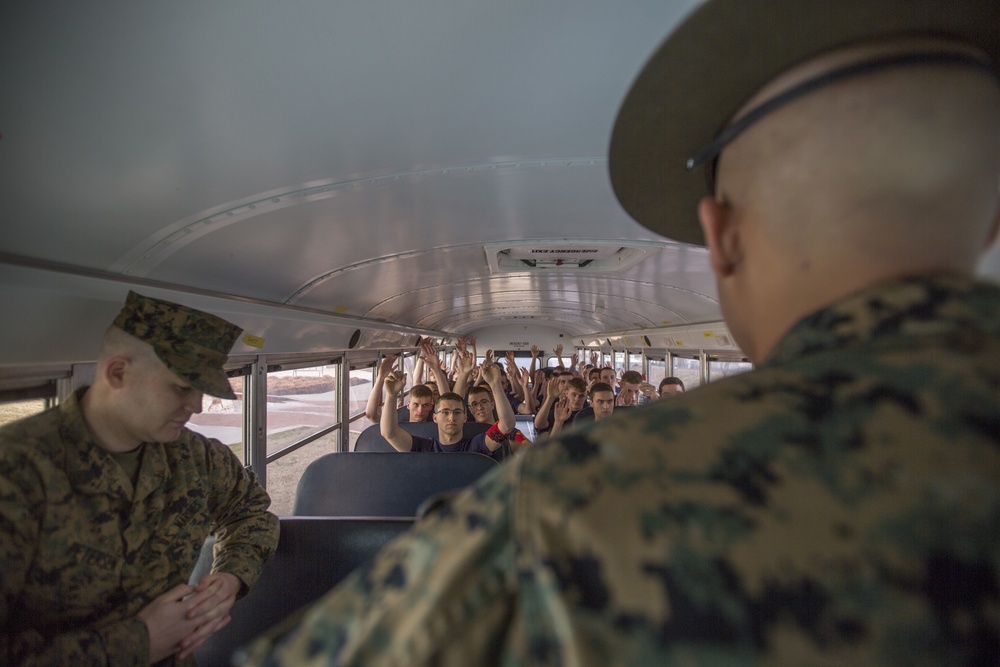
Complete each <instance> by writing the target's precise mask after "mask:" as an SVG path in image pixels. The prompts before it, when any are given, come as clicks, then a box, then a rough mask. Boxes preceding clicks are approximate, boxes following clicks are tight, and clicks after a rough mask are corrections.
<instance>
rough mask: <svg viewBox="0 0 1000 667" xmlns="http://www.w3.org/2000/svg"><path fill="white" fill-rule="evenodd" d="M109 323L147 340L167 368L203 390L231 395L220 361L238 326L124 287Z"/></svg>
mask: <svg viewBox="0 0 1000 667" xmlns="http://www.w3.org/2000/svg"><path fill="white" fill-rule="evenodd" d="M114 326H116V327H118V328H119V329H121V330H122V331H124V332H125V333H127V334H131V335H132V336H135V337H136V338H138V339H139V340H141V341H143V342H146V343H149V344H150V345H151V346H152V347H153V350H155V351H156V356H157V357H159V358H160V361H162V362H163V363H164V364H165V365H166V366H167V368H169V369H170V370H171V371H173V372H174V373H176V374H177V375H178V376H180V377H181V378H183V379H185V380H187V381H188V382H189V383H191V386H192V387H194V388H195V389H197V390H198V391H201V392H204V393H206V394H208V395H209V396H221V397H222V398H229V399H233V398H236V394H235V393H234V392H233V389H232V387H230V386H229V380H228V379H227V377H226V374H225V372H224V371H223V366H224V365H225V363H226V359H227V358H228V356H229V351H230V350H231V349H232V348H233V344H234V343H236V339H237V337H239V335H240V333H241V332H242V331H243V329H241V328H240V327H238V326H236V325H235V324H232V323H230V322H227V321H226V320H224V319H222V318H221V317H217V316H215V315H212V314H210V313H205V312H202V311H200V310H195V309H194V308H188V307H187V306H181V305H179V304H176V303H171V302H169V301H163V300H161V299H154V298H152V297H148V296H142V295H140V294H136V293H135V292H129V293H128V298H127V299H126V300H125V306H124V308H122V310H121V312H119V313H118V317H116V318H115V321H114Z"/></svg>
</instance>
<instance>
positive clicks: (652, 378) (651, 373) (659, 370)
mask: <svg viewBox="0 0 1000 667" xmlns="http://www.w3.org/2000/svg"><path fill="white" fill-rule="evenodd" d="M665 377H667V362H666V361H665V360H663V359H647V360H646V382H648V383H650V384H651V385H653V386H654V387H659V386H660V381H661V380H662V379H663V378H665Z"/></svg>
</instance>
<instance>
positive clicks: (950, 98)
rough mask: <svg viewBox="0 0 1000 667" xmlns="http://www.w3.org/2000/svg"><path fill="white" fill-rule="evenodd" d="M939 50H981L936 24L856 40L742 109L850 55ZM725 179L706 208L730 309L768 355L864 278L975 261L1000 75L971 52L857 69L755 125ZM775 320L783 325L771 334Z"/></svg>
mask: <svg viewBox="0 0 1000 667" xmlns="http://www.w3.org/2000/svg"><path fill="white" fill-rule="evenodd" d="M937 52H944V53H964V54H971V55H973V56H979V55H980V54H978V53H977V52H976V51H975V50H972V49H969V48H967V47H964V46H960V45H954V44H951V43H949V42H944V41H941V40H937V39H930V38H912V39H906V40H898V41H894V42H888V43H880V44H879V45H877V46H861V47H852V48H850V49H845V50H841V51H838V52H835V53H831V54H827V55H824V56H821V57H819V58H816V59H814V60H811V61H809V62H808V63H805V64H804V65H801V66H799V67H796V68H793V69H792V70H789V71H788V72H786V73H785V74H783V75H781V76H779V77H777V78H776V79H774V80H773V81H772V82H771V83H769V84H768V85H767V86H765V87H764V88H763V89H761V90H760V91H758V93H757V94H756V95H755V96H754V97H753V98H752V99H750V100H749V101H748V102H747V103H746V104H745V105H744V107H743V109H742V110H741V111H740V112H739V113H738V114H737V115H736V118H737V119H738V118H739V117H740V116H741V115H743V114H745V113H746V112H747V111H749V110H751V109H754V108H756V107H758V106H759V105H760V104H761V103H763V102H766V101H767V100H769V99H773V98H774V97H775V96H776V95H778V94H780V93H782V92H784V91H785V90H788V89H790V88H792V87H794V86H796V85H798V84H800V83H802V82H804V81H808V80H811V79H814V78H815V77H817V76H819V75H821V74H823V73H825V72H829V71H831V70H833V69H835V68H838V67H843V66H845V65H848V64H853V63H857V62H863V61H870V60H872V59H875V58H879V57H884V56H887V55H893V54H906V53H937ZM983 59H984V61H985V56H983ZM717 182H718V188H717V193H716V197H715V199H714V200H703V201H702V206H701V207H700V209H699V215H700V217H701V218H702V226H703V229H705V231H706V237H708V242H709V248H710V253H711V255H712V261H713V268H714V269H715V270H716V275H717V277H718V278H719V291H720V300H721V302H722V306H723V310H724V312H725V313H726V317H727V321H729V320H730V317H731V318H732V320H731V321H730V324H731V328H732V330H733V333H734V335H736V337H737V339H738V340H740V343H741V346H743V347H744V349H746V350H747V352H748V354H750V356H751V357H752V358H754V359H755V360H756V361H760V360H762V358H763V357H764V356H766V353H767V352H768V351H769V350H770V347H771V345H772V344H773V343H774V342H776V338H777V336H778V335H780V333H783V331H784V330H785V329H786V328H787V327H788V326H790V325H791V324H792V323H793V322H794V321H795V320H797V319H798V318H800V317H801V316H803V315H805V314H806V313H808V312H811V311H812V310H814V309H816V308H819V307H821V306H823V305H825V304H826V303H829V302H831V301H833V300H835V299H838V298H841V297H842V296H845V295H846V294H848V293H850V292H852V291H854V290H856V289H859V288H861V287H863V286H866V285H869V284H873V283H874V282H877V281H881V280H888V279H891V278H896V277H900V276H903V275H910V274H915V273H921V272H928V271H952V272H961V273H965V274H970V273H972V272H973V270H974V267H975V263H976V261H977V260H978V258H979V257H980V255H981V254H982V252H983V251H984V249H985V248H986V247H987V246H988V244H989V242H990V240H991V234H992V233H993V231H994V229H995V224H996V220H997V215H998V209H1000V192H998V185H1000V90H998V86H997V82H996V79H994V78H992V77H990V76H989V75H988V74H987V73H985V72H984V71H982V70H979V69H975V68H973V67H970V66H955V65H919V66H913V65H907V66H896V67H890V68H886V69H879V70H876V71H872V72H868V73H865V74H861V75H857V76H852V77H849V78H846V79H843V80H840V81H837V82H834V83H831V84H829V85H826V86H823V87H820V88H818V89H816V90H814V91H812V92H810V93H807V94H805V95H803V96H801V97H798V98H796V99H794V100H792V101H791V102H789V103H787V104H785V105H783V106H781V107H779V108H777V109H776V110H774V111H773V112H771V113H769V114H767V115H766V116H763V117H762V118H761V119H760V120H759V121H757V122H756V123H754V124H753V125H752V126H750V127H749V128H748V129H747V130H746V131H745V132H744V133H743V134H741V135H739V136H738V137H737V138H736V139H735V140H734V141H733V142H732V143H731V144H730V145H729V146H727V147H726V149H725V150H724V151H723V152H722V154H721V156H720V161H719V168H718V181H717ZM712 216H717V217H718V216H721V218H722V219H721V220H716V223H718V224H717V226H716V228H715V229H714V234H713V231H712V230H711V228H712V225H711V224H709V225H706V217H708V218H711V217H712ZM713 246H714V247H713ZM782 311H784V312H782ZM762 321H771V322H774V323H775V325H774V326H775V327H778V328H780V331H770V332H763V335H762V332H761V331H759V329H760V325H759V324H758V323H760V322H762Z"/></svg>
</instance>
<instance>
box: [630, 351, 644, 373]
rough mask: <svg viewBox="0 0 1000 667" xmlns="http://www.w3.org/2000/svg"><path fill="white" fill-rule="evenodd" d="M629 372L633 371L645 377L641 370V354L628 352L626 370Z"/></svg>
mask: <svg viewBox="0 0 1000 667" xmlns="http://www.w3.org/2000/svg"><path fill="white" fill-rule="evenodd" d="M627 370H630V371H635V372H636V373H639V374H640V375H643V376H645V372H646V371H644V370H643V368H642V353H641V352H629V355H628V369H627Z"/></svg>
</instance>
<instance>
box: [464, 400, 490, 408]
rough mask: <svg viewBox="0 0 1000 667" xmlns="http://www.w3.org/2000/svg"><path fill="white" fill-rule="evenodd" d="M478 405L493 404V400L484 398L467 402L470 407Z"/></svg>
mask: <svg viewBox="0 0 1000 667" xmlns="http://www.w3.org/2000/svg"><path fill="white" fill-rule="evenodd" d="M480 405H493V401H491V400H490V399H488V398H484V399H483V400H481V401H472V402H471V403H469V407H470V408H478V407H479V406H480Z"/></svg>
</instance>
